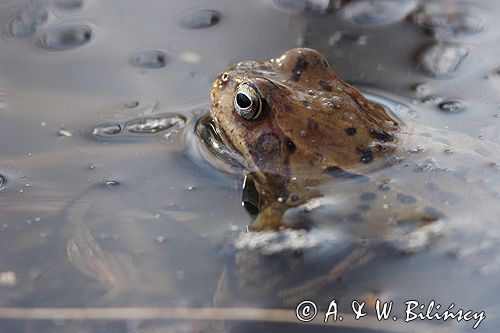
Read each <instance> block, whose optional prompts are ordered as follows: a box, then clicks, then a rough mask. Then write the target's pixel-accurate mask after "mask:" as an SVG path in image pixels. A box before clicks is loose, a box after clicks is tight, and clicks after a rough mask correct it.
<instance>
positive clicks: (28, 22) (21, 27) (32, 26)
mask: <svg viewBox="0 0 500 333" xmlns="http://www.w3.org/2000/svg"><path fill="white" fill-rule="evenodd" d="M48 16H49V13H48V11H47V9H45V8H43V7H41V6H37V5H33V6H30V7H26V8H24V9H22V10H21V11H20V12H18V13H17V14H16V15H15V16H14V17H13V18H12V20H11V21H10V23H9V28H8V30H9V33H10V35H12V36H14V37H28V36H32V35H34V34H35V32H36V31H37V30H38V28H39V27H40V26H41V25H43V24H44V23H45V22H47V19H48Z"/></svg>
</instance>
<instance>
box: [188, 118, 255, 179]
mask: <svg viewBox="0 0 500 333" xmlns="http://www.w3.org/2000/svg"><path fill="white" fill-rule="evenodd" d="M195 132H196V136H197V137H198V138H200V139H201V141H202V142H203V143H204V146H205V147H206V148H207V149H208V151H209V152H210V153H211V155H212V156H214V157H215V158H217V159H218V160H220V161H223V162H225V163H226V164H227V165H229V166H230V167H231V168H233V169H238V170H243V169H245V166H246V163H245V161H244V159H243V156H242V155H241V153H240V152H239V151H237V150H236V149H235V147H233V146H231V145H227V144H226V143H225V142H226V141H227V140H223V138H222V137H223V136H224V135H225V133H223V132H222V133H221V131H220V130H219V129H218V127H217V125H216V124H215V122H214V120H213V119H212V117H211V116H210V114H206V115H205V116H203V117H202V118H200V119H199V120H198V121H197V122H196V125H195Z"/></svg>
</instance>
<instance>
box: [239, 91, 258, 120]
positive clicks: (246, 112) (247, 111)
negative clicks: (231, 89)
mask: <svg viewBox="0 0 500 333" xmlns="http://www.w3.org/2000/svg"><path fill="white" fill-rule="evenodd" d="M234 108H235V109H236V112H238V114H239V115H240V116H241V117H242V118H243V119H246V120H255V119H257V118H259V116H260V113H261V111H262V102H261V98H260V94H259V91H258V90H257V88H256V87H255V86H254V85H253V84H252V83H250V82H243V83H241V84H240V85H239V86H238V90H237V91H236V96H234Z"/></svg>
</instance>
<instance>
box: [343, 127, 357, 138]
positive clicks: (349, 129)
mask: <svg viewBox="0 0 500 333" xmlns="http://www.w3.org/2000/svg"><path fill="white" fill-rule="evenodd" d="M345 132H346V133H347V135H349V136H353V135H354V134H356V132H357V130H356V128H354V127H347V128H346V129H345Z"/></svg>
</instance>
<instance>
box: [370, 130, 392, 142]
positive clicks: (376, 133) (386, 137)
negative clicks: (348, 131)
mask: <svg viewBox="0 0 500 333" xmlns="http://www.w3.org/2000/svg"><path fill="white" fill-rule="evenodd" d="M370 136H371V137H372V138H374V139H376V140H380V141H382V142H392V141H394V137H393V136H392V135H390V134H389V133H387V132H384V131H381V130H377V129H372V130H370Z"/></svg>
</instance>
